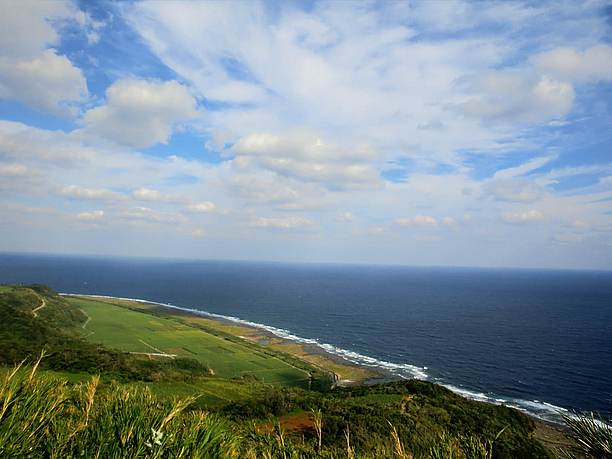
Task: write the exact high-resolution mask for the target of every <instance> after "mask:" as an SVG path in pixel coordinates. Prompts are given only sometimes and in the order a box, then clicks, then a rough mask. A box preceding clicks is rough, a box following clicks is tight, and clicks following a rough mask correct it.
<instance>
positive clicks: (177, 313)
mask: <svg viewBox="0 0 612 459" xmlns="http://www.w3.org/2000/svg"><path fill="white" fill-rule="evenodd" d="M60 295H63V296H75V297H82V298H90V299H93V300H96V301H100V302H107V303H110V304H114V305H118V306H123V307H127V308H130V309H134V310H138V311H141V312H145V313H147V312H148V313H153V314H162V315H169V316H171V317H173V318H174V319H177V320H180V321H182V322H184V323H186V324H190V325H195V326H198V327H201V328H204V329H205V330H208V331H212V332H219V333H222V334H227V335H231V336H233V337H234V338H238V339H241V340H244V341H246V342H248V343H253V344H256V345H258V346H261V347H263V348H268V349H270V350H272V351H276V352H280V353H284V354H288V355H290V356H291V357H294V358H297V359H299V360H302V361H303V362H306V363H307V364H309V365H312V366H314V367H316V368H318V369H320V370H323V371H325V372H327V373H329V374H330V375H333V378H334V385H335V386H350V385H363V384H376V383H384V382H390V381H397V380H401V379H408V378H409V376H402V375H401V374H398V373H397V371H395V372H394V371H393V369H394V368H395V369H404V368H407V369H408V370H409V371H410V372H411V373H412V376H410V377H412V378H417V379H424V380H429V378H428V375H427V374H425V373H424V372H421V371H419V370H420V369H419V368H418V367H414V366H411V365H401V364H393V363H390V362H382V361H379V360H376V359H373V358H371V357H367V356H362V355H360V354H356V353H354V352H351V351H347V350H344V349H338V348H335V347H333V346H331V345H327V344H321V343H319V342H318V341H316V340H314V339H308V338H302V337H299V336H295V335H293V334H291V333H289V332H288V331H286V330H282V329H278V328H275V327H271V326H267V325H264V324H258V323H254V322H249V321H246V320H242V319H239V318H236V317H229V316H223V315H220V314H215V313H210V312H207V311H201V310H197V309H192V308H185V307H180V306H175V305H172V304H165V303H159V302H155V301H150V300H145V299H137V298H123V297H114V296H108V295H91V294H80V293H60ZM334 351H335V352H334ZM358 358H361V359H363V360H365V361H363V360H362V361H360V360H358ZM368 361H369V363H368ZM423 370H424V369H423ZM430 382H433V383H435V384H439V385H442V386H443V387H446V388H447V389H449V390H451V391H453V392H455V393H457V394H459V395H461V396H463V397H465V398H468V399H471V400H475V401H480V402H483V403H491V404H496V405H506V406H509V407H511V408H514V409H517V410H519V411H521V412H523V413H524V414H526V415H528V416H529V417H530V418H531V419H532V420H533V421H534V422H535V423H536V425H537V426H538V430H539V431H541V432H543V435H544V437H545V438H549V437H550V438H555V439H556V438H557V437H558V436H559V435H562V433H563V432H564V424H563V423H562V422H561V420H560V416H559V413H560V412H562V411H566V410H565V409H563V408H560V407H556V406H554V405H551V404H548V403H545V402H544V403H543V402H538V403H539V404H540V405H541V406H542V407H544V409H545V413H538V412H534V411H530V410H529V409H528V408H527V407H526V406H530V405H534V402H530V401H523V402H524V404H525V405H526V406H521V405H520V404H518V403H517V401H515V400H513V399H503V398H493V397H489V396H486V395H485V394H481V393H477V392H471V391H468V390H464V389H462V388H459V387H455V386H452V385H450V384H445V383H443V382H439V381H435V380H430ZM536 402H537V401H536ZM551 414H552V416H551ZM555 441H556V440H555Z"/></svg>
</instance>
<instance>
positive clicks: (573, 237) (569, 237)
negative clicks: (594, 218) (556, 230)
mask: <svg viewBox="0 0 612 459" xmlns="http://www.w3.org/2000/svg"><path fill="white" fill-rule="evenodd" d="M554 239H555V241H557V242H562V243H571V242H580V241H582V240H583V239H584V236H582V235H581V234H575V233H561V234H557V235H556V236H555V237H554Z"/></svg>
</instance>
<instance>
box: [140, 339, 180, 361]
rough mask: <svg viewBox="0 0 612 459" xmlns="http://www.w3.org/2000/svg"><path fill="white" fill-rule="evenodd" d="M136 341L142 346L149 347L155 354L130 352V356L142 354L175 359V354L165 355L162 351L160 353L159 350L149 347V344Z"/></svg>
mask: <svg viewBox="0 0 612 459" xmlns="http://www.w3.org/2000/svg"><path fill="white" fill-rule="evenodd" d="M138 341H140V342H141V343H142V344H144V345H145V346H147V347H150V348H151V349H153V350H154V351H155V352H130V354H143V355H154V356H157V357H170V358H172V359H173V358H175V357H176V354H167V353H165V352H164V351H162V350H161V349H158V348H156V347H155V346H151V345H150V344H149V343H147V342H146V341H143V340H141V339H138Z"/></svg>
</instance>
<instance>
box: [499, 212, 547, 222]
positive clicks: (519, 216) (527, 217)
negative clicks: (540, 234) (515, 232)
mask: <svg viewBox="0 0 612 459" xmlns="http://www.w3.org/2000/svg"><path fill="white" fill-rule="evenodd" d="M543 218H544V214H542V212H540V211H539V210H528V211H526V212H507V213H505V214H503V215H502V219H503V220H504V221H505V222H506V223H533V222H538V221H540V220H542V219H543Z"/></svg>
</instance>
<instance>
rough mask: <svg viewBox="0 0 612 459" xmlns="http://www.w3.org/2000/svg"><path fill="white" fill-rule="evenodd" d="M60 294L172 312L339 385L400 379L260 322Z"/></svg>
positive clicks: (126, 300)
mask: <svg viewBox="0 0 612 459" xmlns="http://www.w3.org/2000/svg"><path fill="white" fill-rule="evenodd" d="M60 295H62V296H74V297H81V298H89V299H93V300H96V301H99V302H105V303H110V304H114V305H117V306H123V307H127V308H130V309H134V310H138V311H141V312H145V313H153V314H163V315H168V316H170V317H172V318H174V319H177V320H180V321H181V322H184V323H186V324H188V325H195V326H198V327H200V328H204V329H205V330H206V331H209V332H218V333H222V334H227V335H231V336H233V337H234V338H238V339H241V340H244V341H246V342H248V343H251V344H256V345H258V346H261V347H263V348H267V349H270V350H272V351H275V352H280V353H284V354H288V355H290V356H291V357H294V358H297V359H299V360H301V361H303V362H305V363H307V364H309V365H311V366H313V367H316V368H318V369H320V370H322V371H324V372H326V373H329V374H330V375H331V376H332V378H333V380H334V385H335V386H350V385H361V384H376V383H382V382H388V381H393V380H397V379H400V378H399V377H398V376H396V375H394V374H393V373H391V372H389V371H385V370H384V369H383V368H377V367H369V366H366V365H362V364H359V363H356V362H353V361H350V360H348V359H346V358H344V357H343V356H341V355H338V354H334V353H332V352H329V351H327V350H326V349H324V348H322V347H321V346H319V345H318V344H316V343H315V342H314V340H304V341H312V342H310V343H309V342H299V341H296V340H295V339H291V338H288V337H283V336H279V334H277V333H274V331H275V330H274V329H272V327H267V328H262V327H261V326H258V324H257V325H256V324H250V323H247V322H246V321H242V320H240V319H237V318H231V317H225V316H221V315H218V314H212V313H207V312H205V311H198V310H195V309H189V308H182V307H179V306H174V305H171V304H163V303H157V302H154V301H148V300H141V299H135V298H122V297H114V296H107V295H90V294H76V293H74V294H73V293H60ZM271 329H272V330H271ZM296 338H297V337H296Z"/></svg>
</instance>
